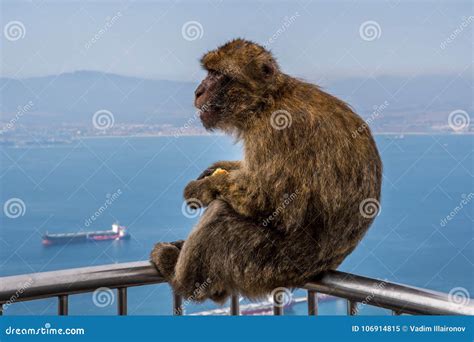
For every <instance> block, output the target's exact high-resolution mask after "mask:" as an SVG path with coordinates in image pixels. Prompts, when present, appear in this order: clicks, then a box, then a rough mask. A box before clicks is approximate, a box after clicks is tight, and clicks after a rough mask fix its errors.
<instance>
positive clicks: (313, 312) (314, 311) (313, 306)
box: [308, 290, 318, 316]
mask: <svg viewBox="0 0 474 342" xmlns="http://www.w3.org/2000/svg"><path fill="white" fill-rule="evenodd" d="M317 315H318V296H317V293H316V291H313V290H308V316H317Z"/></svg>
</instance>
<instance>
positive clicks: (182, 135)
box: [77, 132, 474, 139]
mask: <svg viewBox="0 0 474 342" xmlns="http://www.w3.org/2000/svg"><path fill="white" fill-rule="evenodd" d="M372 134H373V135H374V136H379V135H380V136H384V135H387V136H391V135H394V136H405V135H452V136H462V135H474V132H460V133H450V132H403V133H400V132H379V133H372ZM225 135H226V134H224V133H212V134H211V133H209V134H198V133H194V134H178V135H176V134H171V133H164V134H144V135H135V134H131V135H88V136H82V137H78V138H77V139H103V138H160V137H174V138H176V139H178V138H182V137H212V136H225Z"/></svg>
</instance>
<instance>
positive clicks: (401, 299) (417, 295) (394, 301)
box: [304, 271, 474, 315]
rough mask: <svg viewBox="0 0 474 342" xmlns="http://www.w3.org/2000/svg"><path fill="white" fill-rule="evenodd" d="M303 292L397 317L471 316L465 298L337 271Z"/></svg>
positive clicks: (473, 312) (471, 304)
mask: <svg viewBox="0 0 474 342" xmlns="http://www.w3.org/2000/svg"><path fill="white" fill-rule="evenodd" d="M304 288H305V289H307V290H313V291H316V292H320V293H325V294H328V295H332V296H335V297H342V298H346V299H348V300H351V301H354V302H358V303H359V304H363V305H373V306H378V307H382V308H386V309H391V310H393V311H395V312H400V313H409V314H429V315H474V301H472V300H470V299H468V298H455V297H452V296H450V295H448V294H446V293H442V292H436V291H431V290H426V289H421V288H417V287H412V286H407V285H401V284H397V283H390V282H386V281H383V280H377V279H371V278H366V277H362V276H358V275H355V274H350V273H344V272H339V271H326V272H324V273H323V274H322V275H321V276H320V277H318V278H317V279H315V280H314V281H312V282H310V283H307V284H306V285H305V286H304ZM455 299H457V300H455Z"/></svg>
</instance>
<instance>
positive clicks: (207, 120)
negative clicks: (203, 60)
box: [194, 71, 230, 129]
mask: <svg viewBox="0 0 474 342" xmlns="http://www.w3.org/2000/svg"><path fill="white" fill-rule="evenodd" d="M229 82H230V78H229V77H227V76H225V75H223V74H221V73H219V72H216V71H209V73H208V75H207V76H206V78H205V79H204V80H203V81H202V82H201V84H200V85H199V86H198V87H197V88H196V91H195V92H194V94H195V100H194V105H195V106H196V108H198V109H199V116H200V118H201V121H202V124H203V125H204V127H205V128H206V129H212V128H215V127H216V126H217V125H218V123H219V121H221V119H222V117H223V115H222V114H223V109H224V101H223V100H224V95H225V91H226V88H227V87H228V86H229Z"/></svg>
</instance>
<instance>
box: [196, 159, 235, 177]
mask: <svg viewBox="0 0 474 342" xmlns="http://www.w3.org/2000/svg"><path fill="white" fill-rule="evenodd" d="M241 166H242V165H241V161H240V160H236V161H228V160H222V161H218V162H216V163H214V164H212V165H211V166H209V167H208V168H207V169H205V170H204V171H203V172H202V173H201V174H200V175H199V176H198V178H197V179H198V180H200V179H203V178H205V177H209V176H211V175H212V174H213V173H214V172H215V171H216V170H217V169H223V170H226V171H229V172H230V171H235V170H239V169H240V168H241Z"/></svg>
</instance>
